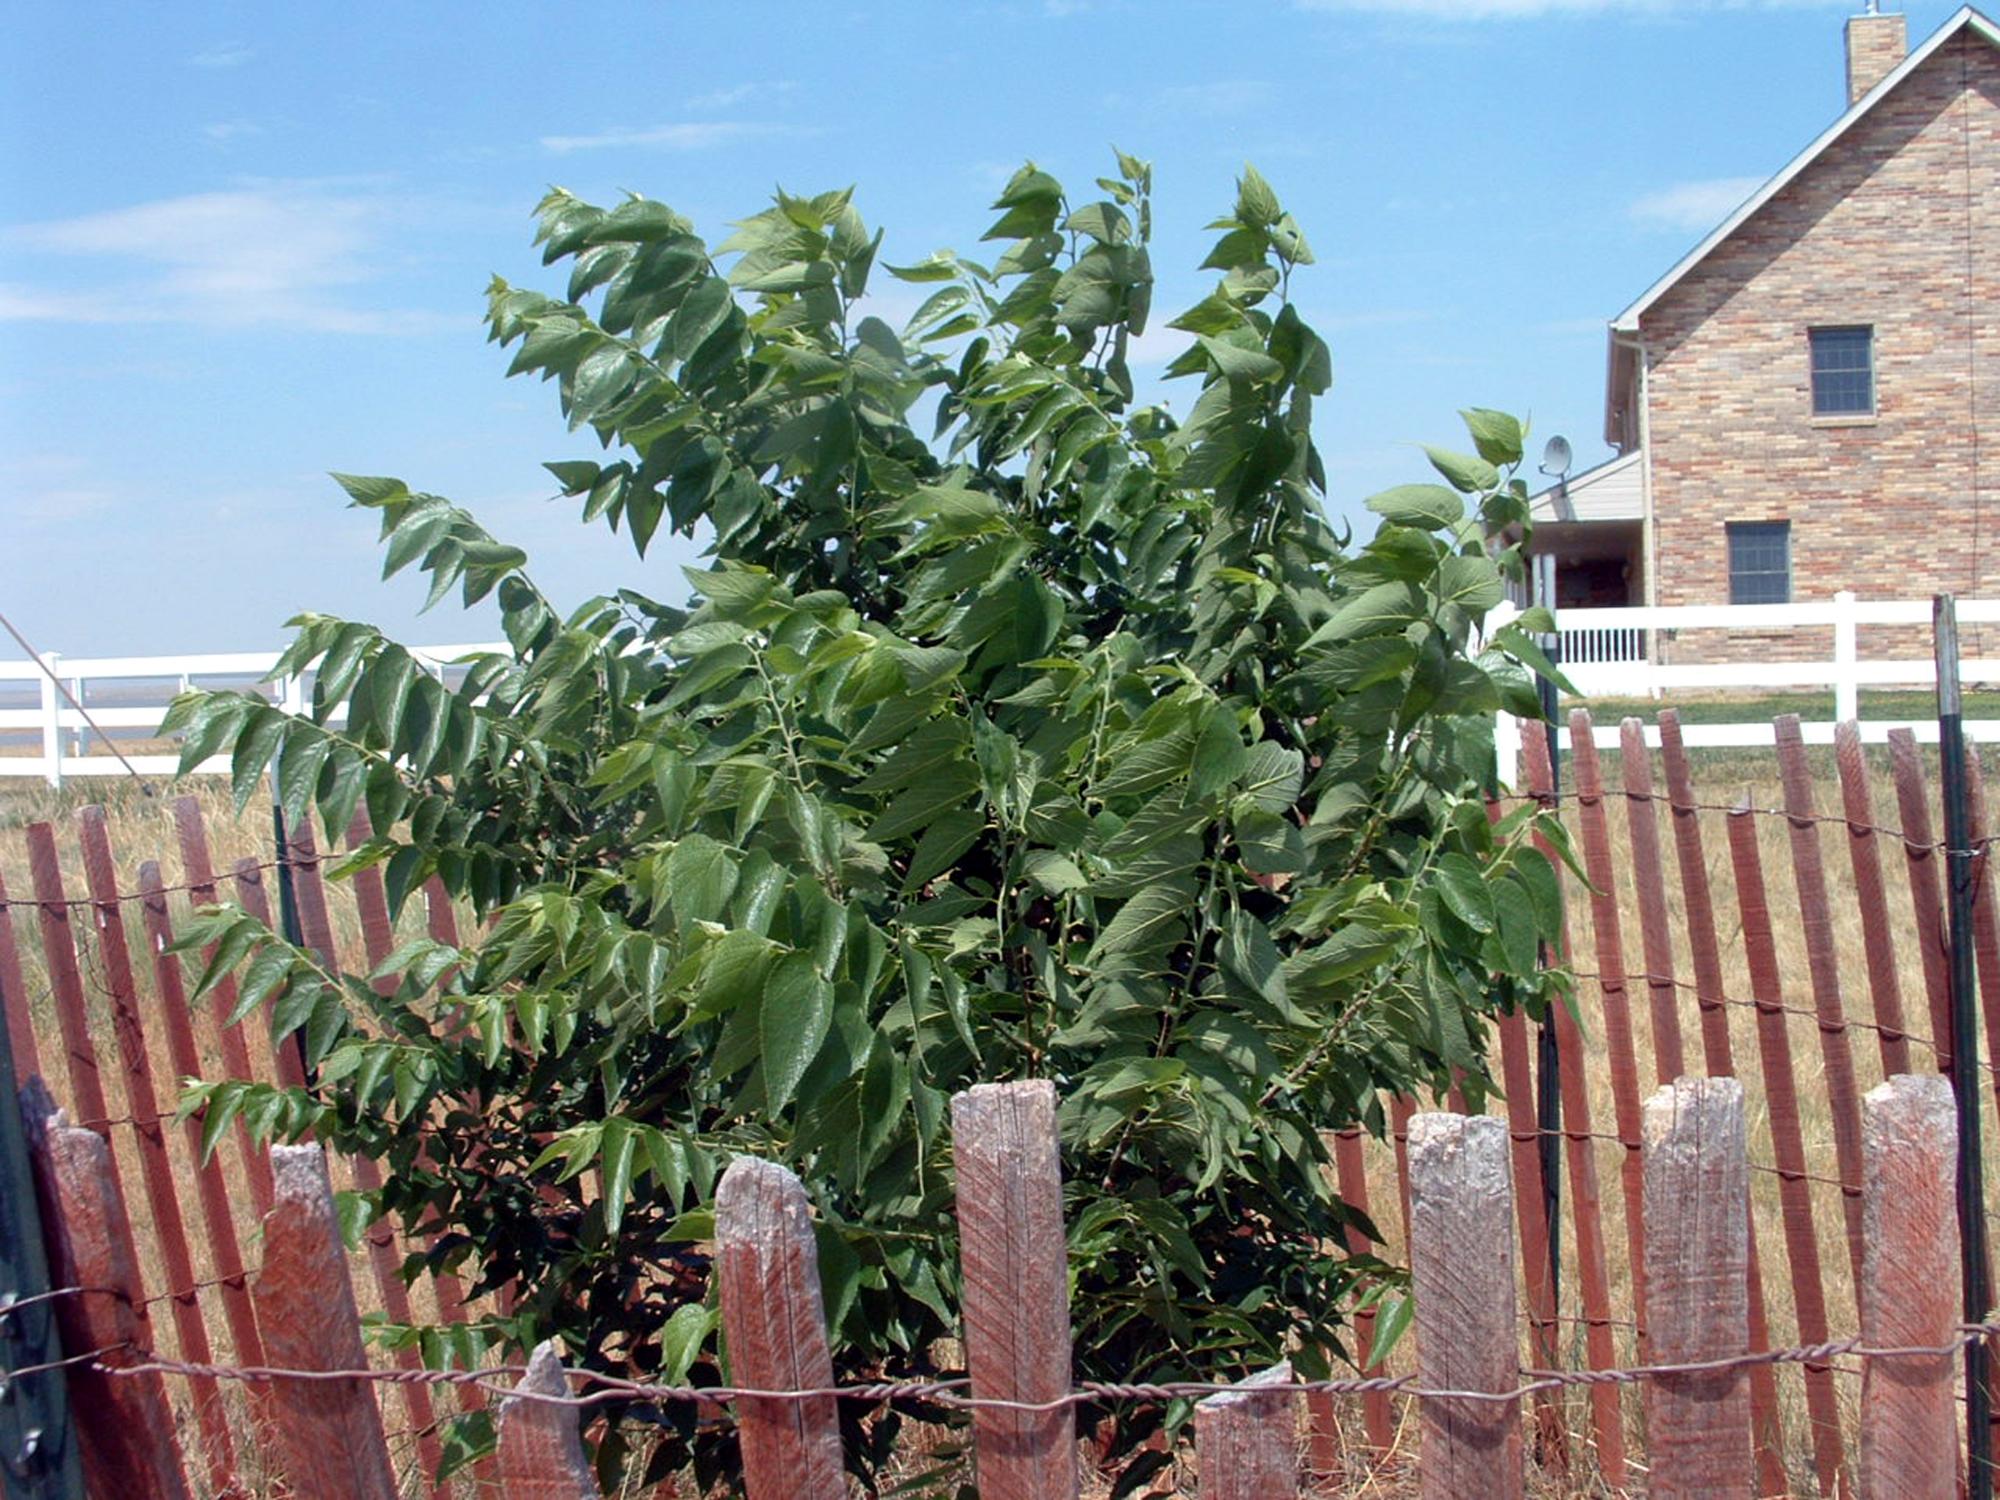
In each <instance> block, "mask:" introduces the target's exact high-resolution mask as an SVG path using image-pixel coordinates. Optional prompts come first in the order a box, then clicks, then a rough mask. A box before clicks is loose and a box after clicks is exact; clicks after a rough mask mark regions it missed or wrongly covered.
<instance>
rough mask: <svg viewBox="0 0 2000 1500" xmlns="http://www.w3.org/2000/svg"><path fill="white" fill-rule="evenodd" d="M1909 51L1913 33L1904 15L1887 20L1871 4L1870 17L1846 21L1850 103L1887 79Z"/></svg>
mask: <svg viewBox="0 0 2000 1500" xmlns="http://www.w3.org/2000/svg"><path fill="white" fill-rule="evenodd" d="M1909 50H1910V33H1909V28H1908V26H1907V24H1906V23H1905V21H1904V18H1903V17H1902V16H1901V15H1894V16H1885V15H1882V14H1881V13H1880V12H1879V11H1877V10H1876V8H1875V0H1869V5H1868V14H1866V15H1864V16H1849V17H1848V18H1847V102H1848V103H1849V104H1852V103H1854V101H1855V100H1857V99H1859V98H1860V97H1861V96H1862V95H1863V94H1865V93H1867V92H1868V91H1869V90H1870V89H1872V88H1874V87H1875V85H1876V84H1878V83H1880V82H1881V81H1882V80H1883V79H1884V78H1886V77H1888V76H1889V74H1890V72H1892V71H1893V70H1894V68H1895V66H1896V64H1898V63H1900V62H1901V61H1902V60H1903V58H1904V56H1905V54H1907V53H1908V52H1909Z"/></svg>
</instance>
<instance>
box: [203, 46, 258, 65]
mask: <svg viewBox="0 0 2000 1500" xmlns="http://www.w3.org/2000/svg"><path fill="white" fill-rule="evenodd" d="M256 55H257V54H256V53H255V52H253V51H251V50H250V48H248V47H246V46H244V45H243V43H241V42H224V43H222V44H221V45H220V46H217V47H210V48H208V49H206V50H205V51H202V52H197V53H195V55H194V56H193V57H190V58H189V59H188V64H189V66H191V67H196V68H240V67H242V66H243V64H245V63H247V62H249V61H250V59H252V58H253V57H255V56H256Z"/></svg>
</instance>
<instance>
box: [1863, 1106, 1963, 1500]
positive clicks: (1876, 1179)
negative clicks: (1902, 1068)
mask: <svg viewBox="0 0 2000 1500" xmlns="http://www.w3.org/2000/svg"><path fill="white" fill-rule="evenodd" d="M1862 1140H1863V1145H1864V1148H1865V1153H1866V1164H1865V1170H1866V1173H1867V1190H1866V1197H1865V1199H1864V1204H1865V1211H1864V1214H1863V1220H1864V1223H1865V1226H1866V1237H1867V1245H1868V1261H1867V1279H1866V1280H1864V1281H1863V1283H1862V1297H1861V1336H1862V1338H1863V1339H1865V1340H1866V1341H1867V1342H1868V1343H1869V1344H1870V1345H1871V1346H1873V1347H1875V1348H1935V1347H1940V1346H1942V1345H1945V1344H1948V1343H1949V1342H1950V1341H1951V1340H1952V1338H1953V1337H1954V1336H1955V1334H1956V1332H1957V1328H1958V1317H1959V1280H1958V1277H1959V1260H1958V1245H1957V1225H1958V1207H1957V1202H1956V1198H1955V1196H1954V1194H1955V1185H1956V1170H1957V1167H1956V1160H1957V1153H1958V1144H1957V1143H1958V1127H1957V1120H1956V1116H1955V1113H1954V1106H1953V1101H1952V1092H1951V1085H1950V1084H1949V1083H1947V1082H1946V1081H1945V1080H1944V1079H1943V1078H1940V1077H1939V1076H1938V1075H1937V1074H1935V1073H1932V1074H1928V1075H1922V1076H1919V1075H1916V1074H1902V1075H1899V1076H1897V1077H1894V1078H1891V1079H1889V1080H1888V1081H1887V1082H1885V1083H1883V1084H1882V1085H1881V1086H1880V1087H1878V1088H1874V1089H1871V1090H1869V1093H1868V1097H1867V1098H1866V1099H1864V1100H1863V1101H1862ZM1956 1363H1957V1362H1956V1361H1955V1360H1954V1359H1953V1358H1952V1357H1951V1356H1950V1355H1949V1354H1944V1355H1938V1356H1936V1357H1930V1356H1923V1357H1917V1358H1909V1359H1896V1360H1870V1361H1868V1362H1867V1364H1866V1365H1865V1366H1864V1367H1863V1370H1862V1375H1861V1486H1862V1492H1863V1493H1864V1494H1866V1495H1867V1496H1868V1497H1869V1500H1906V1497H1907V1500H1917V1497H1919V1496H1931V1495H1946V1496H1950V1495H1955V1494H1957V1493H1958V1490H1959V1445H1958V1411H1957V1403H1956V1401H1955V1400H1954V1399H1953V1380H1954V1375H1955V1370H1954V1366H1955V1365H1956Z"/></svg>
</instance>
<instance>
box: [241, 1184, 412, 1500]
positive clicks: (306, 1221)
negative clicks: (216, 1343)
mask: <svg viewBox="0 0 2000 1500" xmlns="http://www.w3.org/2000/svg"><path fill="white" fill-rule="evenodd" d="M271 1168H272V1172H271V1176H272V1184H273V1188H274V1194H273V1199H272V1205H271V1212H270V1214H269V1216H268V1217H267V1218H266V1219H265V1221H264V1265H263V1269H262V1270H261V1271H260V1272H259V1273H258V1275H257V1285H256V1291H255V1293H254V1296H255V1298H256V1302H257V1321H258V1325H259V1326H260V1327H261V1328H262V1329H263V1330H264V1349H265V1354H266V1356H267V1357H268V1358H269V1359H270V1360H271V1362H272V1364H273V1365H274V1366H275V1367H276V1368H278V1369H283V1370H359V1369H362V1368H364V1367H365V1365H366V1355H365V1353H364V1352H363V1350H362V1347H361V1323H360V1315H359V1314H358V1312H357V1311H356V1309H355V1305H354V1284H353V1283H352V1282H351V1281H350V1280H349V1279H348V1275H347V1256H346V1253H345V1252H344V1251H343V1250H342V1248H341V1242H340V1226H339V1222H338V1220H337V1219H336V1218H335V1215H334V1210H333V1184H332V1182H331V1181H330V1180H329V1179H328V1177H327V1172H326V1156H325V1153H324V1152H322V1151H321V1150H320V1148H319V1147H318V1146H274V1147H272V1148H271ZM271 1392H272V1400H273V1402H274V1403H275V1404H276V1406H277V1407H278V1409H279V1411H280V1413H281V1414H282V1420H281V1421H280V1422H279V1423H278V1428H277V1447H278V1452H279V1455H280V1458H281V1459H282V1461H283V1465H284V1470H285V1477H286V1479H287V1480H288V1481H290V1484H291V1488H292V1493H293V1495H294V1497H295V1500H397V1490H396V1479H395V1473H394V1471H393V1470H392V1468H391V1467H390V1464H389V1446H388V1443H387V1442H386V1441H385V1440H384V1438H383V1435H382V1414H381V1413H380V1412H379V1411H377V1410H376V1407H375V1394H374V1390H373V1388H372V1386H371V1384H370V1383H369V1382H367V1381H364V1380H275V1381H273V1382H272V1383H271Z"/></svg>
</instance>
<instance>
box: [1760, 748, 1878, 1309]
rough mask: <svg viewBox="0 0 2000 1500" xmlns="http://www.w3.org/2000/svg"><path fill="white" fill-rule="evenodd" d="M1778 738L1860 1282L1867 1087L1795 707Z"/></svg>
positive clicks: (1844, 1209) (1850, 1254) (1844, 1205)
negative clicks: (1845, 998) (1850, 1019)
mask: <svg viewBox="0 0 2000 1500" xmlns="http://www.w3.org/2000/svg"><path fill="white" fill-rule="evenodd" d="M1773 725H1774V727H1775V729H1776V733H1777V744H1778V776H1779V779H1780V781H1781V782H1782V783H1783V785H1784V789H1785V814H1786V821H1787V822H1788V823H1789V824H1790V825H1791V827H1790V832H1791V844H1792V880H1793V884H1794V885H1795V887H1796V888H1797V890H1798V896H1799V927H1800V930H1801V931H1802V932H1803V933H1804V934H1805V944H1806V970H1807V973H1808V974H1809V975H1810V976H1811V979H1812V993H1813V1009H1814V1010H1816V1011H1817V1012H1818V1013H1819V1052H1820V1060H1821V1064H1822V1066H1823V1067H1824V1069H1825V1071H1824V1073H1823V1075H1822V1078H1821V1084H1822V1086H1823V1087H1824V1088H1825V1090H1826V1102H1827V1112H1828V1114H1829V1115H1830V1116H1831V1118H1832V1121H1833V1152H1834V1159H1835V1161H1836V1162H1837V1163H1838V1164H1839V1168H1840V1182H1841V1194H1840V1208H1841V1217H1842V1220H1843V1221H1844V1222H1845V1224H1846V1228H1847V1259H1848V1263H1849V1265H1850V1266H1851V1267H1852V1269H1853V1272H1854V1284H1855V1285H1856V1286H1860V1285H1861V1090H1860V1088H1859V1087H1858V1086H1857V1084H1856V1083H1855V1079H1854V1048H1853V1044H1852V1042H1851V1041H1850V1040H1849V1033H1848V1025H1847V1011H1846V1007H1845V1005H1844V1004H1843V1003H1842V1000H1841V997H1840V959H1839V956H1838V955H1837V953H1836V952H1835V946H1834V938H1833V902H1832V900H1831V898H1830V897H1829V896H1828V894H1827V889H1826V868H1825V865H1824V864H1823V863H1822V861H1821V859H1820V847H1819V822H1818V817H1819V809H1818V808H1817V807H1816V806H1814V799H1813V787H1812V768H1811V767H1810V766H1808V765H1807V764H1806V746H1805V739H1804V737H1803V736H1802V735H1801V734H1800V731H1799V716H1798V715H1797V714H1779V715H1778V716H1777V718H1776V719H1775V720H1774V721H1773Z"/></svg>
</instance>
